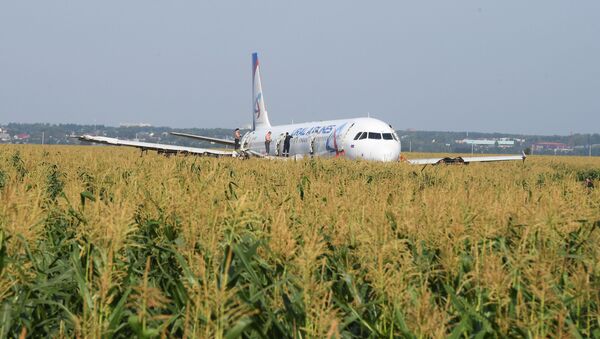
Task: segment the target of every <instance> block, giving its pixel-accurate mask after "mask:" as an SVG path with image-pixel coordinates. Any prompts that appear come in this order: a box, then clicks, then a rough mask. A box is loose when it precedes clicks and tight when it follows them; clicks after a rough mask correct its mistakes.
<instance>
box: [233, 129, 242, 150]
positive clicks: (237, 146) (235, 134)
mask: <svg viewBox="0 0 600 339" xmlns="http://www.w3.org/2000/svg"><path fill="white" fill-rule="evenodd" d="M240 139H242V133H241V132H240V129H239V128H236V129H235V131H234V132H233V141H234V142H235V143H234V146H233V149H235V150H236V151H237V150H239V149H240Z"/></svg>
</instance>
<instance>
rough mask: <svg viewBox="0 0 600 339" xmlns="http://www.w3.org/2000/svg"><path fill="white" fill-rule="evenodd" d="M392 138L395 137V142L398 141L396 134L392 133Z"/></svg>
mask: <svg viewBox="0 0 600 339" xmlns="http://www.w3.org/2000/svg"><path fill="white" fill-rule="evenodd" d="M392 136H393V137H394V140H396V141H398V136H397V135H396V133H392Z"/></svg>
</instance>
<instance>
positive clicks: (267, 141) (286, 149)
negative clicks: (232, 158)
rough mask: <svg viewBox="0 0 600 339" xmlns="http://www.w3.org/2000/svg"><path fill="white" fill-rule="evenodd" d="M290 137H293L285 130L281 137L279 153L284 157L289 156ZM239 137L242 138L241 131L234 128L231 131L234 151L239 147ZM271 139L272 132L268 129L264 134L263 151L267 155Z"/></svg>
mask: <svg viewBox="0 0 600 339" xmlns="http://www.w3.org/2000/svg"><path fill="white" fill-rule="evenodd" d="M292 138H293V137H292V136H291V135H290V134H289V133H288V132H285V136H284V137H283V152H282V153H281V155H282V156H284V157H289V156H290V143H291V140H292ZM241 139H242V133H241V131H240V129H239V128H236V129H235V131H234V132H233V140H234V149H235V150H236V151H237V150H239V149H240V142H241ZM271 141H272V133H271V131H268V132H267V134H265V152H266V154H267V155H269V153H271ZM277 148H278V149H279V142H278V143H277Z"/></svg>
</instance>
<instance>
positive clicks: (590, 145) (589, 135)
mask: <svg viewBox="0 0 600 339" xmlns="http://www.w3.org/2000/svg"><path fill="white" fill-rule="evenodd" d="M588 152H589V154H588V157H591V156H592V135H591V134H588Z"/></svg>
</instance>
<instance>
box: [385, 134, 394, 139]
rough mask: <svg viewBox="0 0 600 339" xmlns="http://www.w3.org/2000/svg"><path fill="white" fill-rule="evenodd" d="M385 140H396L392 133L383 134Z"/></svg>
mask: <svg viewBox="0 0 600 339" xmlns="http://www.w3.org/2000/svg"><path fill="white" fill-rule="evenodd" d="M383 139H384V140H394V138H393V137H392V133H383Z"/></svg>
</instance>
